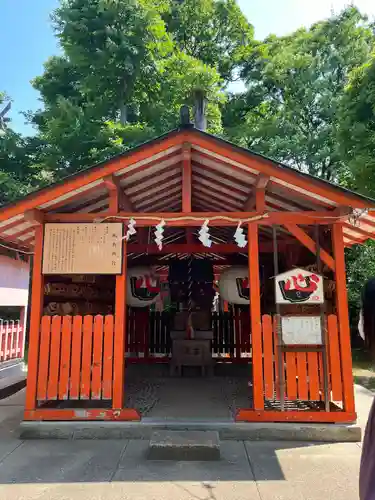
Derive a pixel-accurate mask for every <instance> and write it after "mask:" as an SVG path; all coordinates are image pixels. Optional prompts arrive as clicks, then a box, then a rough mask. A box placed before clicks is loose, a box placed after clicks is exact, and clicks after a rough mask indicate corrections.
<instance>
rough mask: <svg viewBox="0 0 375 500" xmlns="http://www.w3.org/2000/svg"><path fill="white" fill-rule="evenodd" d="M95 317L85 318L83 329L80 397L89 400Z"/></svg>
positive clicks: (88, 316)
mask: <svg viewBox="0 0 375 500" xmlns="http://www.w3.org/2000/svg"><path fill="white" fill-rule="evenodd" d="M92 342H93V317H92V316H91V315H87V316H84V318H83V328H82V373H81V386H80V396H81V399H89V398H90V395H91V372H92V362H93V361H92Z"/></svg>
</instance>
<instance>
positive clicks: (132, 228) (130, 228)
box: [123, 219, 137, 241]
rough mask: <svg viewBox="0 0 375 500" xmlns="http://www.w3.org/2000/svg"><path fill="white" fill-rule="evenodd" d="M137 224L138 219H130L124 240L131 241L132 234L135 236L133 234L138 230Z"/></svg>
mask: <svg viewBox="0 0 375 500" xmlns="http://www.w3.org/2000/svg"><path fill="white" fill-rule="evenodd" d="M135 225H136V221H135V220H134V219H130V220H129V224H128V230H127V231H126V234H125V236H124V238H123V239H124V240H126V241H129V239H130V236H133V234H135V233H136V232H137V230H136V229H135Z"/></svg>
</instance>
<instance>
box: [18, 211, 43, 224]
mask: <svg viewBox="0 0 375 500" xmlns="http://www.w3.org/2000/svg"><path fill="white" fill-rule="evenodd" d="M23 218H24V219H25V221H27V222H33V223H37V224H43V222H44V213H43V212H42V210H39V209H38V208H33V209H31V210H26V212H25V213H24V216H23Z"/></svg>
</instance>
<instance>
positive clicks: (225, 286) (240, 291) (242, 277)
mask: <svg viewBox="0 0 375 500" xmlns="http://www.w3.org/2000/svg"><path fill="white" fill-rule="evenodd" d="M219 292H220V297H221V298H222V299H223V300H226V301H227V302H230V303H231V304H249V301H250V298H249V297H250V294H249V292H250V289H249V270H248V268H247V267H242V266H233V267H230V268H229V269H226V270H225V271H223V272H222V273H221V275H220V279H219Z"/></svg>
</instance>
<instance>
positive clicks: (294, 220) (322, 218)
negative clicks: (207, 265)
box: [45, 211, 340, 227]
mask: <svg viewBox="0 0 375 500" xmlns="http://www.w3.org/2000/svg"><path fill="white" fill-rule="evenodd" d="M107 217H108V219H106V218H107ZM116 217H118V218H119V219H124V221H127V220H129V219H130V218H134V219H135V220H136V221H137V227H145V226H154V225H155V223H157V222H159V221H160V220H161V219H164V220H165V221H166V222H167V226H169V227H199V226H201V225H202V223H203V222H204V221H205V220H207V219H208V220H209V221H210V225H211V226H237V224H238V221H239V220H242V221H244V220H247V219H254V220H253V223H257V224H260V225H262V226H263V225H265V226H266V225H272V224H279V225H280V224H281V225H282V224H286V223H288V224H289V223H291V224H307V225H313V224H323V225H330V224H333V223H334V222H336V221H337V220H339V218H340V216H338V215H337V214H335V213H334V212H332V211H321V212H316V211H301V212H276V211H275V212H270V213H268V214H266V215H265V216H263V214H262V213H259V212H191V213H183V212H143V213H142V212H133V211H131V212H125V211H124V212H122V211H120V212H118V213H111V214H109V213H107V212H102V213H73V214H71V213H69V214H63V213H56V214H55V213H53V214H46V215H45V221H46V222H95V221H98V222H100V221H103V219H106V220H108V221H112V222H113V221H115V220H116ZM171 219H173V220H171Z"/></svg>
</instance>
